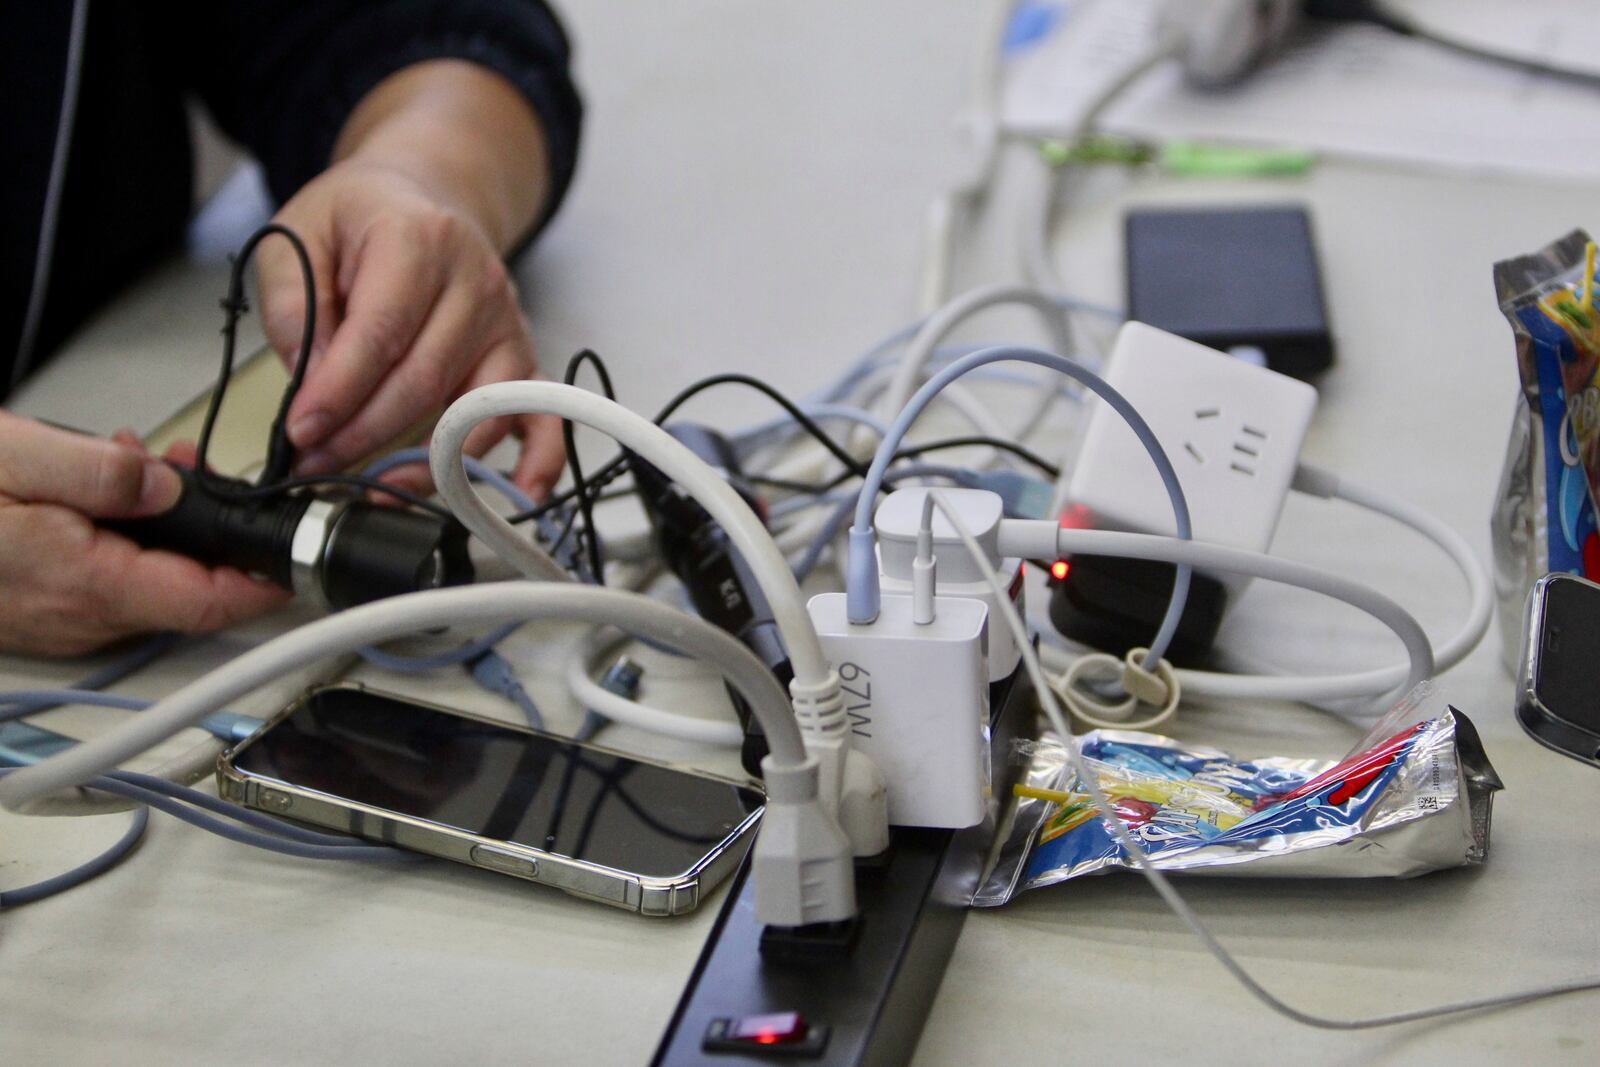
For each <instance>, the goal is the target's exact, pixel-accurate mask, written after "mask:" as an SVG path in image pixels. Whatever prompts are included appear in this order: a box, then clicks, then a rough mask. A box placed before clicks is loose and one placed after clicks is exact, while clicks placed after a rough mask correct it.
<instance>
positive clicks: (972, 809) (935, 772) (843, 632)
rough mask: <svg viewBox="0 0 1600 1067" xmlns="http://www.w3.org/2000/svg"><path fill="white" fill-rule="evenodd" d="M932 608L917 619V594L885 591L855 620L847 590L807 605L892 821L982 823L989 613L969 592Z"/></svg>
mask: <svg viewBox="0 0 1600 1067" xmlns="http://www.w3.org/2000/svg"><path fill="white" fill-rule="evenodd" d="M951 560H952V562H953V560H954V557H953V556H952V557H951ZM931 606H932V612H931V615H932V618H931V619H929V620H928V621H926V622H920V621H918V620H917V617H916V616H917V613H916V611H915V610H914V598H913V597H910V596H900V595H893V594H890V595H886V596H884V597H883V598H882V602H881V604H880V606H879V612H878V617H877V618H876V619H874V620H873V621H872V622H870V623H865V624H859V625H858V624H852V623H851V622H850V620H849V617H848V614H847V611H846V600H845V595H844V594H843V593H821V594H819V595H817V596H815V597H812V599H811V602H810V604H808V605H807V610H808V611H809V612H810V613H811V621H812V623H813V624H815V626H816V629H817V636H818V637H819V638H820V639H821V641H822V650H823V652H825V653H826V654H827V656H828V660H829V661H830V662H831V663H832V664H833V668H834V670H836V671H838V672H839V680H840V682H841V683H842V687H843V690H844V699H845V710H846V712H847V713H848V715H849V717H850V735H851V745H852V747H854V748H856V749H859V750H860V751H862V752H864V753H866V754H867V755H868V756H869V757H871V759H872V761H873V762H874V763H875V764H877V765H878V768H879V769H880V770H881V771H882V772H883V777H884V781H885V783H886V784H887V786H888V792H889V822H890V824H891V825H893V826H936V827H944V828H947V829H958V828H960V827H964V826H972V825H974V824H976V823H978V822H981V821H982V820H983V816H984V810H985V805H986V803H987V802H988V800H989V793H990V782H989V678H988V672H987V669H986V667H985V664H984V652H983V649H984V631H985V629H986V624H987V621H988V615H989V613H988V609H987V608H985V607H984V605H983V604H982V603H981V602H980V601H977V600H971V599H967V598H965V597H943V596H936V597H933V598H932V601H931Z"/></svg>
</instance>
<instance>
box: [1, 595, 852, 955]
mask: <svg viewBox="0 0 1600 1067" xmlns="http://www.w3.org/2000/svg"><path fill="white" fill-rule="evenodd" d="M507 619H518V620H529V619H562V620H573V621H577V622H586V623H590V624H592V625H597V626H619V627H621V628H623V629H626V630H630V631H633V632H635V633H638V634H640V635H642V636H645V637H649V638H652V639H654V640H657V641H660V642H661V643H663V644H666V645H669V646H671V647H674V648H677V649H679V650H680V651H683V652H685V653H688V654H689V655H693V656H695V657H697V658H699V659H702V660H704V661H705V662H707V663H710V664H712V665H713V666H715V667H716V668H717V669H718V670H719V671H720V672H721V673H722V675H723V677H724V678H726V679H727V680H728V682H729V684H731V685H732V686H734V688H736V689H737V690H739V692H740V693H741V694H743V695H744V697H745V698H746V700H747V701H749V704H750V708H751V712H752V713H753V714H754V715H755V716H756V718H757V720H759V721H760V723H761V726H762V728H763V729H764V730H765V731H766V734H767V743H768V745H769V747H770V750H771V751H770V754H769V755H768V756H767V757H766V759H764V760H763V761H762V765H761V766H762V773H763V777H764V779H765V782H766V788H767V809H766V812H765V814H764V815H763V818H762V823H763V825H762V832H761V833H760V834H758V835H757V838H756V844H755V852H754V856H755V868H754V871H755V874H754V877H755V881H756V910H757V913H758V915H759V916H760V917H761V920H762V921H763V922H767V923H772V924H775V925H782V926H800V925H805V924H808V923H813V922H833V921H838V920H842V919H847V918H849V917H851V916H852V915H854V914H855V874H854V861H853V858H852V846H851V841H850V838H848V837H847V836H846V835H845V833H844V832H843V831H842V830H841V829H840V827H839V824H838V823H837V822H836V821H835V820H834V818H833V816H832V815H831V814H830V809H829V807H828V805H826V804H825V803H824V802H823V797H822V796H821V794H820V790H821V783H820V764H819V761H818V759H817V757H815V756H813V755H812V754H810V753H809V752H808V751H807V750H806V746H805V743H804V742H803V741H802V739H801V736H800V730H799V727H798V726H797V725H796V723H795V719H794V716H793V714H792V713H791V712H790V709H789V702H788V699H787V698H786V696H785V695H784V692H783V687H782V686H780V685H779V684H778V682H777V679H776V678H774V677H773V675H772V672H771V671H769V670H768V669H767V668H766V667H765V666H764V665H763V664H762V662H761V661H760V660H759V659H757V658H756V656H755V654H754V653H753V652H751V651H750V650H749V649H747V648H745V647H744V645H743V644H741V643H740V642H739V641H738V640H737V639H736V638H734V637H733V636H731V635H730V634H727V633H725V632H723V631H722V630H720V629H718V628H717V627H715V626H713V625H712V624H710V623H708V622H706V621H705V620H703V619H700V618H697V617H695V616H692V615H688V614H685V613H684V612H681V611H678V610H677V609H675V608H672V607H669V606H667V605H666V604H662V603H660V602H659V601H655V600H651V599H650V598H649V597H646V596H642V595H640V594H638V593H630V592H624V591H622V590H620V589H604V588H600V587H597V586H588V585H578V584H576V583H571V582H562V583H556V582H537V583H535V582H521V581H518V582H497V583H491V584H488V585H481V586H472V587H467V588H456V589H433V590H428V591H427V592H422V593H409V594H406V595H404V596H397V597H391V598H389V599H387V600H380V601H378V602H376V603H372V604H364V605H362V606H360V607H355V608H351V609H349V610H347V611H343V612H340V613H339V614H337V615H331V616H328V617H327V618H323V619H319V620H317V621H315V622H312V623H310V624H308V625H306V626H302V627H300V628H299V629H297V630H292V631H290V632H289V633H287V634H284V635H282V636H280V637H277V638H274V639H273V640H271V641H268V642H266V643H265V644H263V645H260V646H258V647H257V648H254V649H252V650H251V651H249V652H246V653H245V654H244V655H242V656H239V657H238V658H237V659H234V660H232V661H230V662H229V663H227V664H225V665H224V666H222V667H219V668H217V669H216V670H214V671H212V672H211V673H210V674H207V675H205V676H204V677H202V678H200V679H198V680H196V681H194V682H191V683H190V684H189V685H186V686H184V687H183V688H182V689H179V690H178V691H177V692H175V693H172V694H171V695H169V696H167V697H165V698H163V699H162V700H160V701H158V702H156V703H155V704H154V705H152V706H151V707H150V708H149V710H147V711H144V712H142V713H140V714H139V715H138V716H135V717H133V718H131V719H129V720H128V721H127V722H125V723H123V724H122V725H120V726H118V727H117V728H116V729H114V730H112V731H110V732H109V733H106V734H104V735H102V736H100V737H97V738H94V739H93V740H90V741H85V742H83V743H81V744H79V745H76V746H74V747H73V748H70V749H68V750H67V751H65V752H63V753H61V754H59V755H56V756H52V757H51V758H49V759H47V760H44V761H42V762H40V763H36V764H33V765H32V766H29V767H24V768H22V769H20V770H17V771H15V772H13V773H12V774H10V775H8V776H7V777H6V778H5V779H4V781H0V803H3V804H4V805H5V806H6V807H8V808H12V809H21V808H24V807H25V806H26V805H27V804H28V803H29V801H32V800H34V799H36V798H39V797H44V796H48V795H50V794H52V793H54V792H56V791H57V790H59V789H63V788H67V787H69V786H73V785H79V784H82V783H83V782H86V781H88V780H89V779H91V778H93V777H95V776H96V775H98V774H102V773H105V772H106V771H109V770H111V769H112V768H113V767H115V766H116V765H117V764H118V763H120V762H122V761H123V760H125V759H128V758H129V757H131V756H134V755H137V754H138V753H140V752H143V751H145V750H147V749H149V748H150V747H152V746H153V745H156V744H159V743H160V742H161V741H162V740H164V739H166V738H167V737H170V736H171V735H172V734H174V733H176V732H177V731H179V730H181V729H183V728H184V727H186V726H190V725H193V724H194V723H197V722H199V721H200V720H201V719H203V718H205V717H206V716H207V715H208V714H210V713H211V712H212V711H213V710H214V709H216V708H219V707H224V706H226V705H227V704H228V703H229V702H230V701H232V700H234V699H235V698H237V697H239V696H242V695H243V694H245V693H248V692H250V691H251V690H252V689H254V688H255V687H257V686H259V685H261V684H263V683H264V682H267V681H270V680H271V679H273V678H276V677H278V676H280V675H282V674H283V673H284V672H286V671H289V670H293V669H296V668H298V667H300V666H302V665H303V664H306V663H309V662H312V661H315V660H318V659H321V658H323V657H326V656H331V655H336V654H338V653H340V652H348V651H354V650H355V649H357V648H360V647H362V646H363V645H368V644H373V643H376V642H380V641H385V640H389V639H391V638H394V637H399V636H401V635H403V634H409V633H415V632H418V631H422V630H431V629H434V628H437V627H439V626H450V625H462V624H482V623H492V622H501V621H504V620H507Z"/></svg>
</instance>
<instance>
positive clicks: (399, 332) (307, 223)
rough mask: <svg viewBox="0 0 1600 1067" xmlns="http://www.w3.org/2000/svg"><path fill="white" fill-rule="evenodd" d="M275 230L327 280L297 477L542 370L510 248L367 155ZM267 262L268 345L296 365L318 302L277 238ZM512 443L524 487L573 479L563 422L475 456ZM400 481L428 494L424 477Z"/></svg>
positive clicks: (299, 404) (531, 425)
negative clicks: (566, 475) (565, 474)
mask: <svg viewBox="0 0 1600 1067" xmlns="http://www.w3.org/2000/svg"><path fill="white" fill-rule="evenodd" d="M276 221H277V222H280V223H282V224H284V225H286V226H288V227H289V228H290V229H292V230H294V231H295V232H296V233H297V234H299V236H300V237H301V239H302V240H303V241H304V243H305V246H306V250H307V252H308V253H309V256H310V259H311V264H312V272H313V274H314V275H315V277H316V283H317V302H318V306H317V329H316V336H315V339H314V342H313V348H312V354H311V366H310V369H309V370H308V371H307V373H306V378H305V381H304V383H303V385H302V386H301V389H300V393H299V395H298V396H297V397H296V398H295V401H294V404H293V406H292V407H291V408H290V412H289V421H288V431H289V438H290V440H291V441H292V442H293V443H294V445H295V447H296V448H297V449H298V450H299V453H300V459H299V463H298V465H297V468H296V472H297V473H301V474H322V473H327V472H329V471H334V470H339V469H342V468H344V467H347V466H349V465H350V464H352V463H354V462H356V461H357V460H359V459H361V458H363V457H365V456H368V455H370V454H371V453H373V452H375V451H377V450H378V449H380V448H382V447H383V446H384V445H386V444H388V443H390V442H392V441H394V440H395V439H396V438H398V437H399V436H400V435H401V434H403V433H404V432H405V431H406V430H408V429H410V428H412V427H414V426H416V425H417V424H418V423H419V422H420V421H421V420H423V419H424V418H426V417H428V416H429V415H431V414H433V413H436V412H437V411H438V410H439V409H440V408H442V407H443V406H444V405H445V404H447V403H448V402H449V401H450V400H452V399H454V398H455V397H457V396H459V395H460V394H461V393H464V392H466V391H468V390H470V389H474V388H476V387H478V386H480V385H486V384H489V383H491V382H499V381H509V380H515V379H523V378H529V377H531V376H533V375H534V373H535V372H536V371H537V369H538V364H537V360H536V358H535V355H534V348H533V340H532V338H531V337H530V336H529V332H528V326H527V322H526V321H525V319H524V318H523V315H522V311H521V308H520V307H519V306H518V304H517V298H516V292H515V290H514V289H513V287H512V283H511V280H510V277H509V275H508V273H507V271H506V268H505V265H504V263H503V262H502V260H501V258H500V255H499V253H498V251H497V250H496V248H495V247H494V245H493V244H492V243H491V241H490V239H489V237H488V235H487V234H486V233H485V232H484V230H483V229H482V228H480V227H479V226H478V225H477V223H475V222H474V221H473V220H472V218H471V216H470V212H469V211H468V210H466V209H464V208H461V207H458V206H456V205H454V204H452V203H451V202H450V201H449V199H448V198H447V197H446V196H444V195H442V194H441V193H440V192H439V191H438V190H435V189H432V188H430V187H429V186H428V185H426V184H424V183H423V182H422V181H419V180H418V179H416V178H414V177H412V176H411V175H408V174H406V173H404V172H402V171H400V170H398V169H395V168H393V167H391V166H388V165H385V164H374V163H370V162H365V161H363V160H362V159H361V158H360V157H354V158H350V159H346V160H344V161H342V162H338V163H335V164H334V165H333V166H331V167H330V168H329V169H328V170H326V171H324V172H323V173H322V174H321V175H320V176H318V177H317V178H316V179H314V180H313V181H311V182H310V183H309V184H307V185H306V186H305V187H304V188H303V189H301V190H300V192H299V194H297V195H296V196H295V197H294V198H293V199H291V200H290V201H289V202H288V203H287V204H286V205H284V207H283V210H281V211H280V212H279V213H278V215H277V218H276ZM258 259H259V263H260V281H259V289H260V304H261V315H262V323H263V326H264V328H265V331H266V335H267V338H268V340H269V341H270V342H271V344H272V345H273V347H274V348H276V349H277V350H278V352H279V353H280V354H282V355H283V356H285V358H286V359H292V358H293V357H294V355H295V354H296V353H297V352H298V350H299V345H300V338H301V331H302V329H303V315H304V300H305V295H304V282H303V280H302V277H301V274H300V267H299V263H298V260H296V258H295V257H294V255H293V252H292V251H291V249H290V248H289V246H288V244H287V243H286V242H282V241H267V242H264V243H263V244H262V246H261V249H260V251H259V252H258ZM508 433H512V434H516V435H517V436H518V437H520V438H521V439H522V454H521V457H520V459H519V460H518V462H517V464H516V467H515V469H514V471H513V473H512V481H514V482H516V483H517V484H518V485H519V486H521V487H522V488H523V489H524V490H526V491H527V492H529V493H530V494H532V495H533V496H535V497H536V498H541V497H543V496H544V495H545V494H546V493H547V492H548V491H549V489H550V488H551V486H553V485H554V484H555V482H556V480H557V478H559V477H560V474H561V467H562V462H563V457H564V453H563V451H562V446H561V424H560V422H559V421H558V420H556V419H554V418H551V417H549V416H539V415H524V416H517V417H513V418H502V419H494V420H490V421H487V422H485V423H483V424H482V425H480V426H478V427H477V428H476V429H475V430H474V431H473V433H472V435H471V436H469V437H468V439H467V447H466V451H467V452H468V453H469V454H471V455H474V456H481V455H483V453H484V452H486V451H488V450H489V449H490V448H491V447H493V446H494V445H495V444H496V443H497V442H498V441H500V440H501V439H502V438H504V437H505V436H506V435H507V434H508ZM387 480H391V481H394V482H396V483H399V484H403V485H405V487H407V488H412V489H418V490H422V491H426V489H427V488H428V485H429V483H428V482H427V480H426V475H425V473H423V472H421V471H420V469H419V468H417V467H411V468H406V469H403V470H402V471H397V472H396V473H395V474H394V475H392V476H390V477H389V478H388V479H387Z"/></svg>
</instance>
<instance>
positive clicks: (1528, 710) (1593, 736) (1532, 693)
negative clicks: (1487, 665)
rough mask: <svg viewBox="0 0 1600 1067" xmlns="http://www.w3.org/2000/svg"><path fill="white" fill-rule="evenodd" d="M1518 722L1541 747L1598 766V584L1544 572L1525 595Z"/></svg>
mask: <svg viewBox="0 0 1600 1067" xmlns="http://www.w3.org/2000/svg"><path fill="white" fill-rule="evenodd" d="M1520 659H1521V667H1520V670H1519V672H1518V673H1519V677H1518V681H1517V721H1518V722H1520V723H1521V724H1522V728H1523V729H1524V730H1526V731H1528V734H1529V735H1530V736H1531V737H1532V738H1533V739H1534V740H1535V741H1537V742H1539V743H1540V744H1541V745H1544V746H1545V747H1547V748H1553V749H1555V750H1556V751H1557V752H1560V753H1562V754H1564V755H1567V756H1571V757H1572V758H1573V759H1579V760H1582V761H1583V762H1585V763H1589V764H1592V765H1594V766H1596V767H1600V585H1596V584H1595V583H1594V582H1591V581H1587V580H1585V579H1583V578H1579V577H1577V576H1576V575H1572V574H1562V573H1557V574H1547V575H1545V576H1544V577H1543V578H1540V579H1539V580H1538V581H1537V582H1535V583H1534V586H1533V592H1532V594H1531V595H1530V596H1529V597H1528V617H1527V628H1526V630H1525V631H1524V633H1523V637H1522V656H1521V657H1520Z"/></svg>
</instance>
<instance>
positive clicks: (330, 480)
mask: <svg viewBox="0 0 1600 1067" xmlns="http://www.w3.org/2000/svg"><path fill="white" fill-rule="evenodd" d="M316 485H342V486H347V487H350V488H353V489H368V490H371V491H372V492H375V493H387V494H388V495H390V496H392V497H395V498H396V499H398V500H403V501H405V502H406V503H407V504H410V505H411V506H412V507H415V508H421V509H422V510H423V511H427V512H430V513H431V514H434V515H437V516H439V517H440V518H441V519H450V518H454V516H453V515H452V514H451V512H450V509H449V508H446V507H444V506H443V505H440V504H436V503H434V502H433V501H432V500H428V499H425V498H423V497H420V496H417V495H416V494H415V493H412V492H410V491H408V490H405V489H401V488H398V487H397V486H393V485H390V484H389V483H388V482H384V481H380V480H378V479H377V478H368V477H366V476H365V475H361V474H314V475H308V476H306V477H304V478H285V479H283V480H282V481H280V482H277V483H275V484H273V485H258V486H251V487H250V488H248V489H237V488H229V487H227V486H218V487H213V486H210V485H208V486H206V487H205V488H206V491H207V492H214V493H215V494H216V495H218V496H221V497H223V498H225V499H228V500H266V499H269V498H271V497H275V496H282V495H283V494H285V493H288V492H290V491H291V490H294V489H305V488H309V487H311V486H316Z"/></svg>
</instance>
